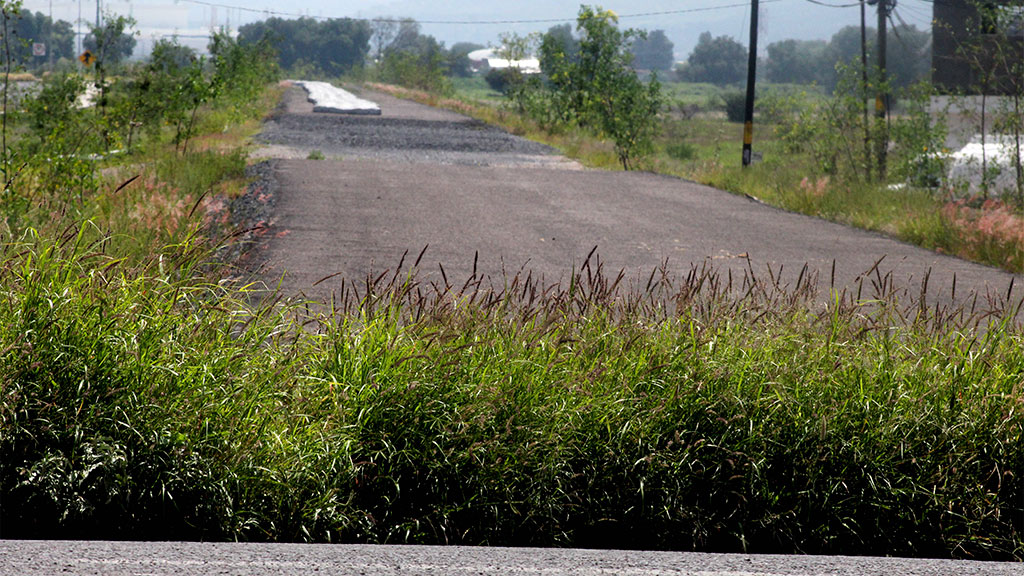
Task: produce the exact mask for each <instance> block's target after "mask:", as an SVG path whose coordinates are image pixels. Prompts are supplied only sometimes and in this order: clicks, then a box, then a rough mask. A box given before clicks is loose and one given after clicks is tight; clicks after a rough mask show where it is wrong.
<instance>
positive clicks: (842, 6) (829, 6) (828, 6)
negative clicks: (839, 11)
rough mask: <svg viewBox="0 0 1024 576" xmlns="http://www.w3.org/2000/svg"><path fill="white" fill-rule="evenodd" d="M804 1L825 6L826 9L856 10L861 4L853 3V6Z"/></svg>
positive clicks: (811, 0) (815, 0)
mask: <svg viewBox="0 0 1024 576" xmlns="http://www.w3.org/2000/svg"><path fill="white" fill-rule="evenodd" d="M804 1H805V2H810V3H811V4H816V5H818V6H825V7H826V8H856V7H859V6H860V2H853V3H851V4H829V3H828V2H821V1H820V0H804Z"/></svg>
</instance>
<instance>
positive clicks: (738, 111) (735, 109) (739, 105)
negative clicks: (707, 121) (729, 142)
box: [722, 90, 747, 122]
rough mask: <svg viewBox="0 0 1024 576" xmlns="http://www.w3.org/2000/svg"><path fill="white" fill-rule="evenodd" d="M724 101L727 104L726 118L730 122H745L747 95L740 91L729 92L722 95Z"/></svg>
mask: <svg viewBox="0 0 1024 576" xmlns="http://www.w3.org/2000/svg"><path fill="white" fill-rule="evenodd" d="M722 101H723V102H724V104H725V117H726V118H727V119H728V120H729V122H743V117H744V114H745V111H746V105H747V94H746V93H745V92H741V91H739V90H729V91H727V92H724V93H722Z"/></svg>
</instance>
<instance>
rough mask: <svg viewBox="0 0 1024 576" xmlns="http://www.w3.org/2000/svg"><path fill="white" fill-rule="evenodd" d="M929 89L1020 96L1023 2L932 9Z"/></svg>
mask: <svg viewBox="0 0 1024 576" xmlns="http://www.w3.org/2000/svg"><path fill="white" fill-rule="evenodd" d="M932 14H933V19H932V42H933V45H932V83H933V84H934V85H935V87H936V88H938V89H939V90H940V91H942V92H945V93H949V94H973V95H981V94H982V93H984V94H985V95H989V96H998V95H1007V94H1012V93H1020V91H1021V90H1022V88H1024V87H1022V84H1024V73H1022V70H1024V0H942V1H941V2H938V1H936V2H934V3H933V12H932Z"/></svg>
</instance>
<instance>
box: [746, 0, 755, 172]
mask: <svg viewBox="0 0 1024 576" xmlns="http://www.w3.org/2000/svg"><path fill="white" fill-rule="evenodd" d="M757 8H758V6H757V0H751V2H750V55H749V59H748V61H747V102H746V105H745V106H744V109H743V166H744V167H747V166H750V164H751V163H752V162H753V161H754V153H753V151H752V149H751V146H752V144H753V141H754V78H755V77H756V76H757Z"/></svg>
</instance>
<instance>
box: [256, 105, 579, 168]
mask: <svg viewBox="0 0 1024 576" xmlns="http://www.w3.org/2000/svg"><path fill="white" fill-rule="evenodd" d="M296 90H297V89H296ZM285 101H286V104H285V105H284V106H282V109H280V110H279V111H278V112H277V113H276V114H275V115H274V116H273V117H272V118H271V119H270V120H268V121H267V122H266V123H265V124H264V126H263V131H262V133H261V134H260V136H259V137H258V140H259V141H261V142H262V143H264V144H267V145H269V146H271V147H273V148H274V149H275V150H278V151H280V150H286V149H287V150H292V151H293V153H292V154H280V155H281V156H290V157H305V156H306V155H307V154H309V153H310V152H312V151H314V150H315V151H318V152H320V153H322V154H323V155H324V156H326V157H329V158H331V157H341V158H344V157H356V158H380V159H387V160H403V161H427V162H438V163H446V164H468V165H496V164H501V165H508V164H513V165H515V164H538V163H545V162H551V163H558V162H565V159H564V158H563V157H561V156H559V155H558V152H557V151H556V150H555V149H553V148H551V147H550V146H545V145H543V144H539V143H537V142H532V141H530V140H527V139H525V138H520V137H518V136H513V135H512V134H509V133H508V132H505V131H504V130H502V129H500V128H496V127H494V126H490V125H488V124H486V123H484V122H480V121H478V120H473V119H470V118H465V117H459V116H457V115H454V114H449V115H447V116H448V117H449V118H450V119H444V120H442V119H438V118H430V119H423V118H410V117H407V116H396V115H395V113H394V112H393V111H389V109H388V107H387V106H386V105H385V103H383V102H382V104H381V107H382V109H383V116H348V115H330V114H313V113H307V112H305V111H301V112H297V111H296V108H297V104H296V102H295V95H294V94H292V95H290V98H289V97H286V99H285ZM424 108H425V107H424ZM389 114H391V116H389Z"/></svg>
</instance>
